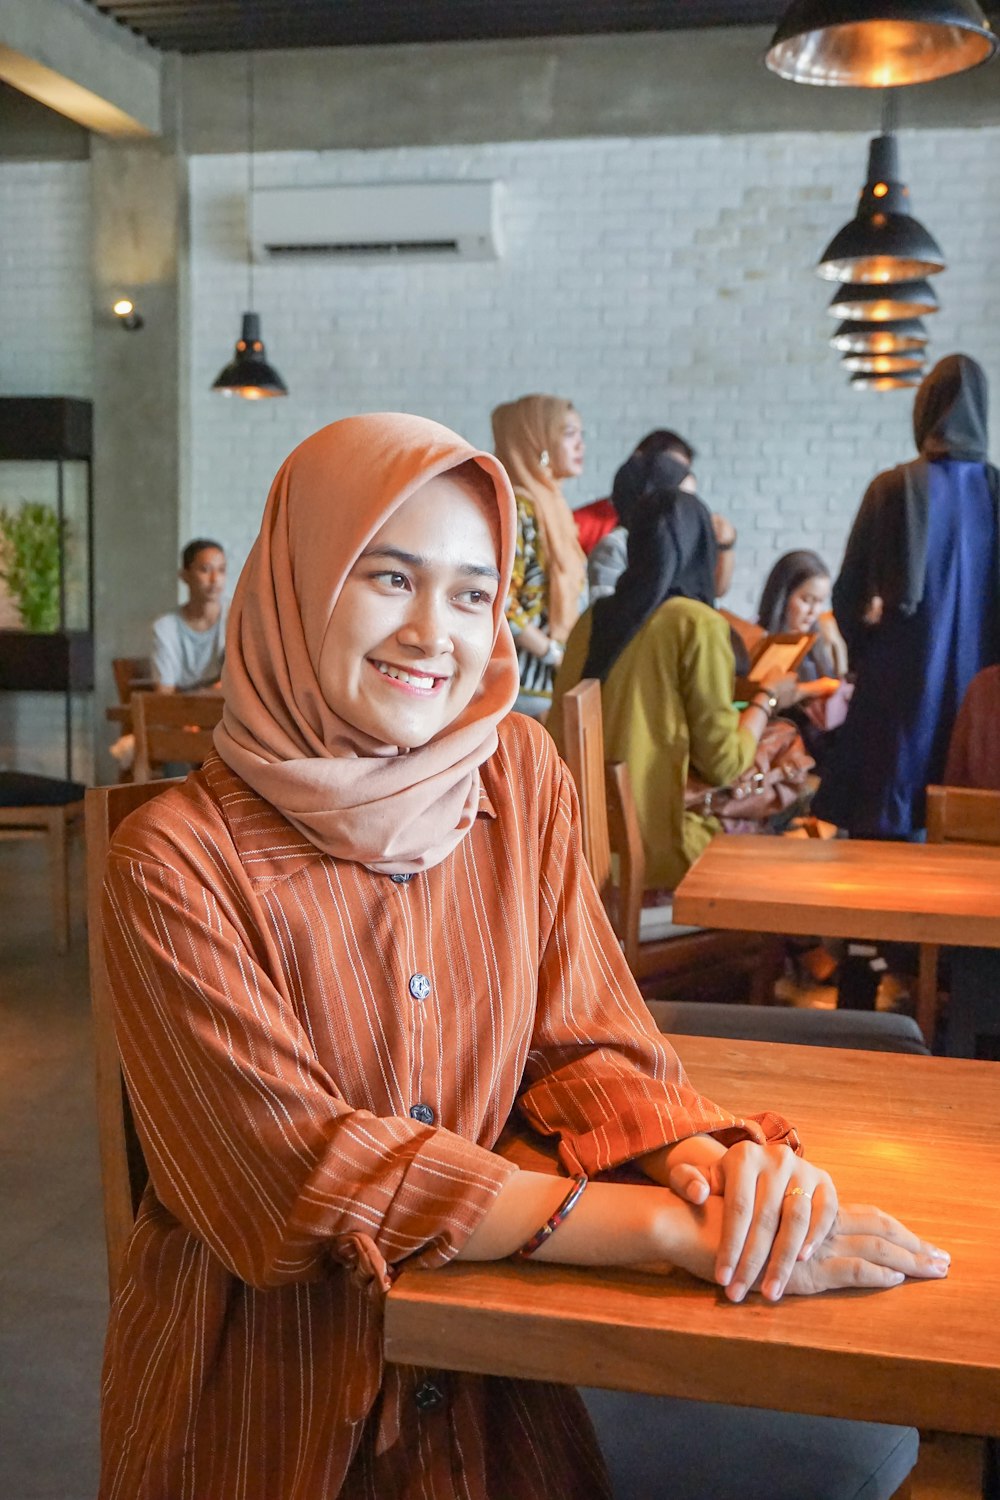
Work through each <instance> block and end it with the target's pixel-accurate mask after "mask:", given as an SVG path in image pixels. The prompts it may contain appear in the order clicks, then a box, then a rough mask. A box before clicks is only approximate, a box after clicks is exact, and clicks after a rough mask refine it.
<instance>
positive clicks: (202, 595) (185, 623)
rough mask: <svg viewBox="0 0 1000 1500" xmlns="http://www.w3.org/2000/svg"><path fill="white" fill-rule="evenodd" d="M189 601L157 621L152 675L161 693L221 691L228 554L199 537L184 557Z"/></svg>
mask: <svg viewBox="0 0 1000 1500" xmlns="http://www.w3.org/2000/svg"><path fill="white" fill-rule="evenodd" d="M179 577H180V579H181V581H182V582H183V583H184V584H186V585H187V590H188V598H187V601H186V603H184V604H181V605H179V606H178V608H177V609H172V610H170V612H169V613H168V614H165V615H160V617H159V619H158V620H154V622H153V676H154V677H155V678H156V682H157V686H158V690H159V691H160V692H161V693H173V692H179V693H184V692H191V691H193V690H194V689H196V688H211V687H217V686H218V683H219V678H220V676H221V673H222V659H223V655H224V654H225V646H226V608H225V601H224V599H223V594H224V592H225V587H226V554H225V553H224V552H223V550H222V548H221V547H220V546H219V544H218V542H213V541H209V539H208V538H207V537H198V538H196V539H195V541H193V542H188V544H187V546H186V547H185V548H184V551H183V553H182V554H181V568H180V574H179Z"/></svg>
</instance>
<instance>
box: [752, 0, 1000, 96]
mask: <svg viewBox="0 0 1000 1500" xmlns="http://www.w3.org/2000/svg"><path fill="white" fill-rule="evenodd" d="M997 45H998V39H997V35H996V33H995V32H994V31H993V30H992V28H991V26H990V24H989V22H988V21H987V19H986V16H985V15H984V14H983V11H982V9H981V8H980V6H979V5H978V4H976V3H975V0H950V3H947V4H945V3H943V0H923V3H921V0H795V3H794V4H792V5H790V6H789V7H788V10H787V11H786V12H785V14H784V16H783V17H782V19H781V22H780V24H779V26H778V29H777V31H776V32H775V33H774V37H773V39H772V41H771V46H770V48H769V49H768V52H767V55H766V57H765V59H764V60H765V62H766V63H767V66H768V67H769V68H770V69H771V70H772V72H774V73H778V74H780V76H781V77H782V78H788V79H791V81H792V82H793V83H815V84H827V85H831V86H833V87H841V88H845V87H846V88H868V89H886V88H899V87H901V86H903V85H905V84H911V83H929V82H931V80H932V79H935V78H947V77H948V76H949V75H950V74H952V73H964V72H965V71H966V69H967V68H975V67H978V66H979V64H980V63H984V62H986V61H987V59H989V58H991V57H992V56H993V54H994V52H996V50H997Z"/></svg>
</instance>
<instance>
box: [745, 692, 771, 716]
mask: <svg viewBox="0 0 1000 1500" xmlns="http://www.w3.org/2000/svg"><path fill="white" fill-rule="evenodd" d="M762 697H763V698H765V699H766V700H767V701H766V702H765V703H761V702H760V699H761V698H762ZM750 707H751V708H759V709H760V711H761V713H765V714H767V717H768V718H770V717H771V715H772V714H773V713H775V712H776V710H777V707H778V700H777V698H776V697H775V696H774V694H773V693H768V692H766V691H765V690H764V689H763V688H758V689H757V691H756V692H755V693H754V695H753V697H752V698H751V699H750Z"/></svg>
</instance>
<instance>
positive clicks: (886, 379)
mask: <svg viewBox="0 0 1000 1500" xmlns="http://www.w3.org/2000/svg"><path fill="white" fill-rule="evenodd" d="M923 378H924V372H923V368H922V367H921V369H919V370H915V371H914V372H913V374H912V375H852V376H851V380H850V386H851V390H852V391H911V390H915V389H916V387H917V386H918V385H919V384H920V382H921V380H923Z"/></svg>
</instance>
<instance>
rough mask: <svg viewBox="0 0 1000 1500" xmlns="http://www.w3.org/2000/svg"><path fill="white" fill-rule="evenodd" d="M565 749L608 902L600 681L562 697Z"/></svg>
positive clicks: (586, 839)
mask: <svg viewBox="0 0 1000 1500" xmlns="http://www.w3.org/2000/svg"><path fill="white" fill-rule="evenodd" d="M563 750H564V754H565V757H566V764H567V765H568V766H569V769H570V772H571V774H572V777H573V780H574V781H575V782H576V790H577V795H578V796H579V798H580V821H581V825H582V832H583V857H584V859H585V860H586V861H587V865H588V867H589V869H590V873H591V875H592V876H593V877H594V884H595V885H596V886H597V889H598V891H599V892H600V895H601V900H602V901H604V903H605V905H607V904H608V898H609V895H610V890H611V843H610V840H609V836H608V808H607V802H606V800H605V787H604V723H603V720H602V718H601V684H600V683H599V682H598V681H597V679H596V678H595V677H585V678H584V680H583V681H582V682H578V683H577V685H576V687H574V688H571V689H570V690H569V692H568V693H566V695H565V696H564V698H563Z"/></svg>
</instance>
